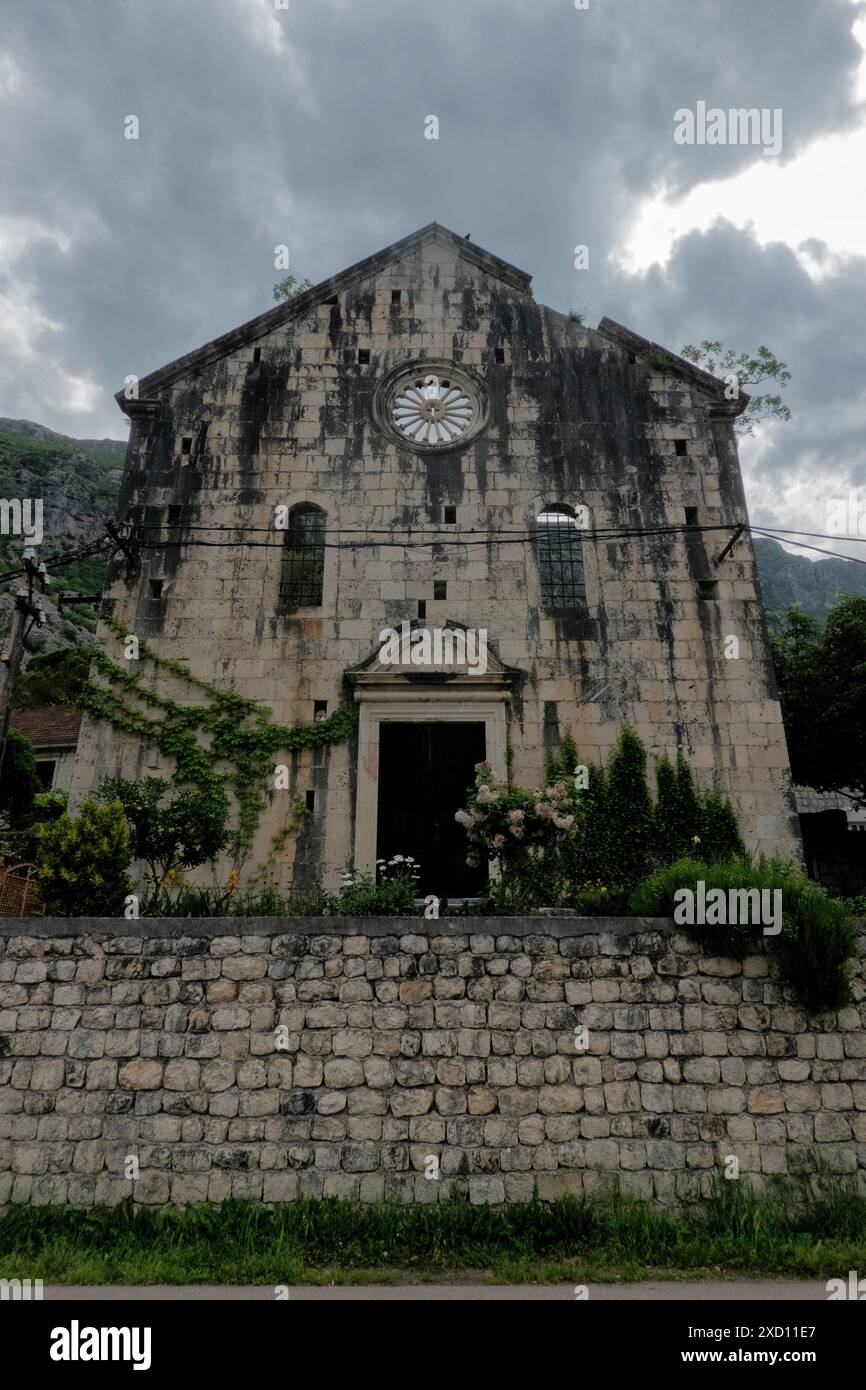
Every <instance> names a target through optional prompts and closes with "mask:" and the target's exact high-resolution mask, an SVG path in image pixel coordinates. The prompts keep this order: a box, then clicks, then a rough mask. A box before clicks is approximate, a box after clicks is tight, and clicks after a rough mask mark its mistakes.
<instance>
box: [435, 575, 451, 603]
mask: <svg viewBox="0 0 866 1390" xmlns="http://www.w3.org/2000/svg"><path fill="white" fill-rule="evenodd" d="M433 597H434V598H439V599H442V598H447V597H448V584H447V582H446V581H445V580H444V579H434V580H433Z"/></svg>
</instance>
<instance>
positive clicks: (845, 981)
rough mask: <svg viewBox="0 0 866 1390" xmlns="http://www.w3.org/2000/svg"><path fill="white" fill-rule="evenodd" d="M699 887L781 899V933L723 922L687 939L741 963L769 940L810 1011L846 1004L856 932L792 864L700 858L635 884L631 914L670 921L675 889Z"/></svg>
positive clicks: (842, 909)
mask: <svg viewBox="0 0 866 1390" xmlns="http://www.w3.org/2000/svg"><path fill="white" fill-rule="evenodd" d="M700 881H702V882H703V883H704V885H705V887H706V890H707V892H709V891H710V890H711V889H714V888H721V889H723V890H724V891H725V892H726V893H727V892H728V890H729V889H732V888H733V889H743V888H745V889H748V888H757V889H759V890H763V889H767V890H769V891H771V892H772V891H774V890H775V889H779V890H781V894H782V931H781V934H780V935H779V936H777V937H772V936H770V937H764V936H763V931H762V927H761V926H760V925H759V924H752V923H749V922H746V923H728V924H726V925H719V926H711V925H703V926H701V925H698V924H695V925H694V926H690V927H687V928H686V930H688V931H689V932H690V933H691V935H693V936H694V937H695V939H696V940H698V941H700V942H701V943H702V945H704V946H705V947H706V949H707V950H709V951H710V952H712V953H714V954H717V955H730V956H733V957H735V958H736V959H738V960H742V959H743V958H744V956H746V955H747V954H748V953H749V952H750V951H753V950H754V949H755V947H756V945H757V943H758V942H761V941H766V942H767V943H768V946H769V949H770V951H771V952H773V953H776V954H778V957H779V965H780V968H781V972H782V976H783V978H784V979H785V980H787V982H788V983H789V984H790V985H792V986H793V988H794V991H795V992H796V994H797V997H798V998H799V1000H800V1001H801V1003H802V1004H804V1006H805V1007H806V1008H807V1009H809V1010H811V1011H812V1012H817V1011H819V1010H821V1009H834V1008H840V1007H841V1006H842V1005H843V1004H845V1003H847V1002H848V1000H849V998H850V973H851V965H850V962H851V959H852V957H853V955H854V952H855V949H856V945H857V930H856V928H855V926H854V925H853V923H852V921H851V913H850V910H849V908H848V906H847V904H845V903H843V902H840V901H839V900H836V899H832V898H830V897H828V896H827V894H826V893H825V892H824V890H823V888H820V887H819V886H818V884H816V883H812V882H811V881H810V880H809V879H807V878H804V877H803V875H802V874H801V873H800V872H799V871H798V869H797V868H796V866H795V865H794V864H792V863H791V862H790V861H789V860H780V859H764V858H761V859H759V860H758V861H757V862H756V863H752V862H751V861H750V860H749V859H748V858H746V857H743V856H741V857H740V858H739V859H725V860H721V861H718V862H716V863H711V864H706V863H703V862H702V861H701V860H698V859H680V860H678V861H677V862H676V863H675V864H671V865H669V866H668V867H667V868H664V869H657V870H656V871H655V872H654V873H652V874H650V875H649V876H648V877H647V878H646V879H645V880H644V882H643V883H641V884H639V885H638V886H637V887H636V888H635V889H634V891H633V892H632V893H631V895H630V897H629V906H630V908H631V910H632V912H634V913H635V914H636V915H638V916H646V917H660V916H665V917H670V916H673V914H674V910H675V906H676V900H675V895H676V893H677V891H678V890H680V889H683V888H689V889H691V891H692V892H695V891H696V889H697V884H698V882H700Z"/></svg>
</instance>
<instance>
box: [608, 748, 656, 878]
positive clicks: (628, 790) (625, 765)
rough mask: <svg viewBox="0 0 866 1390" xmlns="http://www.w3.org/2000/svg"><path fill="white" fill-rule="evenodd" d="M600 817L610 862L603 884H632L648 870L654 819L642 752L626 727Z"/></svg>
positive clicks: (611, 764)
mask: <svg viewBox="0 0 866 1390" xmlns="http://www.w3.org/2000/svg"><path fill="white" fill-rule="evenodd" d="M604 816H605V820H606V822H607V824H606V834H607V837H608V842H609V845H610V854H611V861H612V862H611V864H610V867H609V869H608V876H607V878H606V880H605V882H607V883H613V882H615V883H617V884H623V885H626V886H628V885H630V884H632V883H636V882H637V881H638V879H639V878H642V877H643V875H644V874H645V873H647V871H648V868H649V863H650V859H651V856H652V847H653V829H654V816H653V803H652V797H651V796H650V790H649V787H648V786H647V777H646V749H645V748H644V746H643V744H642V743H641V741H640V739H639V738H638V736H637V734H636V733H635V731H634V729H630V728H629V727H628V725H627V724H626V725H624V726H623V729H622V731H621V733H620V736H619V742H618V743H617V745H616V748H615V749H614V751H613V756H612V757H611V760H610V762H609V764H608V767H607V777H606V786H605V796H604ZM614 872H615V873H616V877H613V876H612V875H613V874H614Z"/></svg>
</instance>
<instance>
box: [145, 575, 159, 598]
mask: <svg viewBox="0 0 866 1390" xmlns="http://www.w3.org/2000/svg"><path fill="white" fill-rule="evenodd" d="M148 584H149V587H150V597H151V598H162V580H161V579H150V580H148Z"/></svg>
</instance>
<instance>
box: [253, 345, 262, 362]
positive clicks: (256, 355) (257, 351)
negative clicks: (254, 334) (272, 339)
mask: <svg viewBox="0 0 866 1390" xmlns="http://www.w3.org/2000/svg"><path fill="white" fill-rule="evenodd" d="M261 360H262V350H261V348H253V361H254V362H261Z"/></svg>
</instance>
